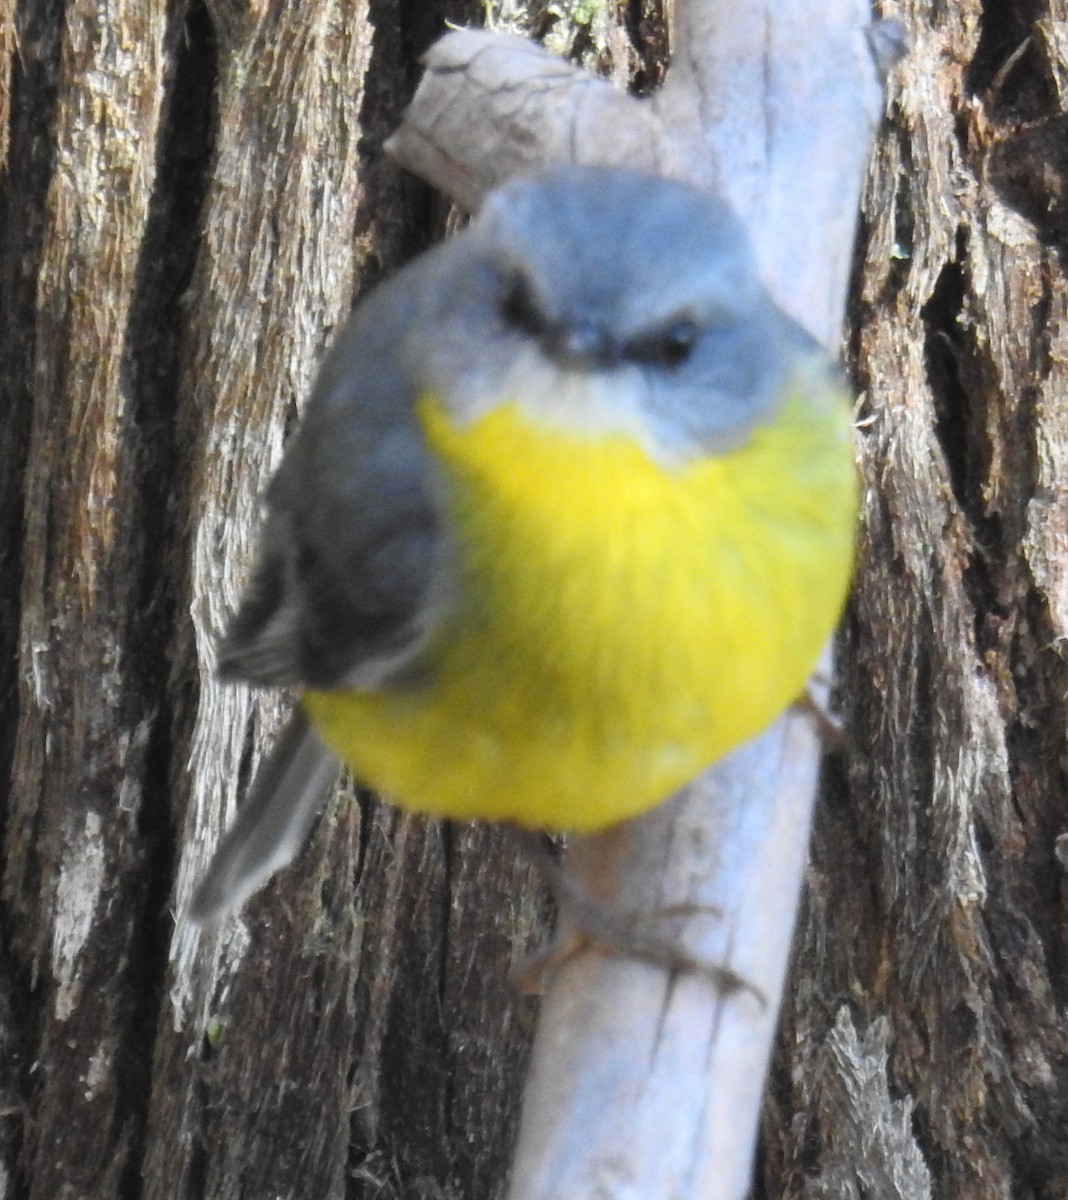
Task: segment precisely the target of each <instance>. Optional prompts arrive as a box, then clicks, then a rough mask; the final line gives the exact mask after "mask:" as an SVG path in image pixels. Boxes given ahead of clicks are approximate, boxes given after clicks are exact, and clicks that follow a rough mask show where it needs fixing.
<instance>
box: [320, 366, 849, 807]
mask: <svg viewBox="0 0 1068 1200" xmlns="http://www.w3.org/2000/svg"><path fill="white" fill-rule="evenodd" d="M808 384H811V380H809V381H808ZM800 386H802V385H801V384H799V387H800ZM805 386H808V385H807V384H806V385H805ZM824 386H826V385H824ZM420 412H421V417H422V420H423V424H424V428H425V430H426V434H427V438H428V441H429V442H430V444H431V446H432V447H433V449H434V450H435V451H436V453H437V455H438V456H439V458H440V460H441V462H442V463H443V465H444V467H445V473H446V476H447V478H448V479H449V480H450V486H451V495H450V500H451V504H452V519H453V521H454V522H455V529H456V533H457V548H458V550H459V553H460V555H461V559H462V568H461V574H460V593H461V596H462V601H461V603H460V604H459V606H458V609H457V612H456V614H455V616H454V617H453V618H451V619H450V622H449V623H448V625H447V626H446V627H444V628H443V629H442V630H441V633H440V636H439V637H438V638H437V640H436V642H435V644H434V646H432V647H431V648H430V650H429V652H428V670H427V673H426V675H425V677H424V682H421V683H419V684H413V685H411V686H410V687H409V688H408V689H407V690H402V691H379V692H355V691H345V692H307V693H306V694H305V696H304V699H303V702H304V704H305V707H306V709H307V711H308V713H309V715H310V716H311V718H312V720H313V721H314V722H315V724H316V726H317V727H318V728H319V730H320V732H321V734H322V736H323V737H324V739H325V741H326V742H327V744H328V745H329V746H331V747H332V749H333V750H334V751H335V752H336V753H337V754H338V755H340V756H341V758H342V759H344V760H345V761H346V762H348V763H349V764H350V765H351V767H352V769H353V770H354V772H355V773H356V775H357V776H358V777H359V778H360V779H361V780H362V781H364V782H365V783H367V784H369V785H370V786H373V787H375V788H376V789H378V790H380V791H382V792H384V793H385V794H386V795H388V796H389V798H390V799H392V800H394V801H395V802H397V803H399V804H401V805H404V806H406V807H410V808H414V809H418V810H421V811H424V812H430V813H436V814H440V815H444V816H449V817H456V818H470V817H480V818H487V819H494V820H510V821H514V822H516V823H518V824H521V825H526V826H532V827H539V828H545V829H569V830H575V831H586V830H592V829H596V828H600V827H603V826H605V825H609V824H612V823H614V822H616V821H619V820H621V819H623V818H625V817H628V816H632V815H634V814H636V813H639V812H641V811H643V810H645V809H647V808H650V807H652V806H653V805H654V804H657V803H659V802H660V801H661V800H663V799H665V798H666V797H667V796H668V795H670V794H671V793H672V792H673V791H675V790H676V789H677V788H679V787H680V786H682V785H683V784H684V783H686V782H687V781H689V780H690V779H692V778H693V777H694V776H695V775H697V774H698V773H699V772H700V771H701V770H702V769H703V768H705V767H706V766H708V765H709V764H710V763H712V762H714V761H715V760H716V759H717V758H719V757H721V756H722V755H723V754H725V753H726V752H727V751H729V750H731V749H733V748H734V747H735V746H737V745H739V744H740V743H741V742H743V741H745V740H746V739H748V738H750V737H752V736H753V735H755V734H756V733H758V732H759V731H760V730H761V729H763V728H764V727H765V726H767V725H768V724H770V723H771V721H772V720H774V718H775V717H776V716H777V715H778V714H779V713H780V712H781V711H782V710H783V709H784V708H785V707H786V706H787V705H788V704H789V703H790V702H791V701H792V700H794V699H795V698H796V697H797V696H798V695H799V694H800V692H801V691H802V689H803V687H804V684H805V681H806V679H807V678H808V676H809V674H810V673H811V670H812V668H813V666H814V664H815V661H816V658H817V656H818V654H819V652H820V650H821V649H822V647H823V645H824V644H825V642H826V641H827V638H828V637H829V636H830V634H831V632H832V630H833V628H834V625H835V623H836V622H837V619H838V616H839V613H840V611H841V606H842V603H843V599H844V596H845V592H846V588H847V585H848V580H849V574H850V568H851V563H852V553H853V537H854V523H855V513H856V503H857V501H856V481H855V470H854V464H853V452H852V445H851V438H850V429H849V414H848V407H847V405H846V402H845V399H844V397H843V396H841V395H839V394H837V393H834V392H832V391H827V392H826V394H823V395H821V396H819V397H818V398H816V401H815V402H813V400H812V398H811V397H809V398H806V400H805V401H804V402H802V401H801V400H799V399H792V400H790V401H789V402H788V403H787V404H786V406H785V407H784V409H783V411H782V413H781V414H780V416H779V417H778V419H777V420H776V421H775V423H774V425H773V426H771V427H768V428H766V429H762V430H759V431H758V432H757V433H756V434H755V435H754V436H753V438H752V439H751V440H750V441H749V442H748V443H747V444H746V446H745V447H743V448H742V449H740V450H737V451H733V452H731V453H730V454H727V455H724V456H721V457H718V458H715V459H707V460H701V461H698V462H692V463H689V464H686V465H683V466H680V467H677V468H673V469H666V468H665V467H663V466H661V465H658V464H657V463H655V462H654V461H652V460H651V459H650V458H649V457H648V456H647V455H646V454H645V452H644V451H643V450H642V449H641V448H640V447H639V446H638V445H637V444H636V443H635V442H633V441H632V440H630V439H628V438H626V437H624V436H622V435H617V434H613V435H608V436H605V435H601V436H599V437H598V438H596V439H594V438H586V437H583V436H581V435H573V434H567V435H565V434H562V433H561V432H560V431H559V430H558V429H546V428H542V427H538V426H536V425H535V424H533V423H532V422H531V421H530V420H529V418H527V417H525V416H523V415H522V413H521V412H520V410H519V408H518V407H516V406H513V405H506V406H503V407H501V408H499V409H496V410H494V411H493V412H492V413H490V414H488V415H486V416H484V417H482V418H481V419H479V420H478V421H476V422H474V423H473V424H471V425H469V426H467V427H464V428H458V427H456V426H453V425H451V424H450V423H449V421H448V419H447V418H446V417H445V416H444V414H443V412H442V410H441V409H440V407H439V406H438V405H436V404H434V403H433V402H430V401H424V402H423V404H422V405H421V407H420Z"/></svg>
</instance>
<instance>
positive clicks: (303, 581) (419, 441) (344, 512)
mask: <svg viewBox="0 0 1068 1200" xmlns="http://www.w3.org/2000/svg"><path fill="white" fill-rule="evenodd" d="M410 281H411V272H407V273H404V274H402V275H401V276H398V278H397V280H395V281H394V283H395V284H405V283H406V282H408V283H409V286H401V287H390V286H389V285H387V287H385V288H383V289H380V291H379V292H378V293H376V295H375V296H374V297H373V299H372V301H371V302H370V303H369V304H367V305H365V306H364V307H363V308H361V309H360V310H359V311H358V312H357V314H356V316H355V317H354V318H353V320H352V322H351V324H350V325H349V327H348V328H347V329H345V330H344V331H343V332H342V334H341V335H340V336H339V338H338V340H337V342H336V343H335V345H334V347H333V348H332V350H331V352H330V354H329V356H328V357H327V360H326V362H325V363H324V365H323V368H322V371H321V373H320V376H319V380H318V382H317V384H316V388H315V391H314V393H313V395H312V398H311V400H310V401H309V404H308V410H307V413H306V415H305V417H304V420H303V422H302V424H301V427H300V429H299V431H298V433H297V435H296V437H295V438H294V440H293V442H292V444H291V445H290V447H289V449H288V450H287V452H286V456H285V459H284V461H283V463H282V466H281V467H280V469H279V471H278V473H277V474H276V476H275V478H274V479H273V480H272V482H271V487H270V489H269V492H268V497H267V503H268V519H267V524H266V527H265V530H264V535H263V540H262V543H261V547H260V555H259V561H258V564H257V566H256V569H255V572H254V575H253V579H252V582H251V584H250V585H249V588H248V590H247V592H246V594H245V596H244V598H243V599H242V602H241V605H240V607H239V608H238V611H237V613H236V614H235V616H234V618H233V620H232V622H231V624H230V627H229V629H228V630H227V633H226V636H225V637H224V638H223V640H222V642H221V644H220V647H219V662H218V666H219V672H220V674H221V675H222V676H223V677H224V678H234V679H241V680H244V681H245V682H248V683H253V684H260V685H265V686H274V687H278V686H288V685H303V686H308V687H314V688H329V687H333V686H338V685H340V684H342V683H344V684H346V685H348V686H368V685H371V684H377V683H381V682H382V681H383V680H384V679H385V678H386V677H387V676H388V675H390V674H391V673H393V672H395V671H399V670H401V669H403V666H404V665H405V664H406V663H407V661H408V660H409V659H410V658H411V657H412V656H413V655H414V654H415V653H416V652H417V651H418V649H419V647H420V646H421V644H422V641H423V639H424V637H425V634H426V632H427V627H428V624H429V623H430V622H431V621H432V620H433V619H434V617H435V615H437V614H438V612H439V610H440V598H441V592H442V574H443V573H442V570H441V566H442V555H441V553H440V541H441V539H440V522H439V517H438V512H437V507H436V504H435V502H434V497H435V492H434V489H433V487H432V485H431V475H432V465H431V461H430V458H429V454H428V452H427V450H426V447H425V444H424V442H423V438H422V435H421V432H420V430H419V428H418V425H417V423H416V421H415V417H414V413H413V402H414V399H415V395H414V391H415V389H414V388H413V385H412V383H411V380H410V379H409V377H408V375H407V373H406V371H405V368H404V363H403V355H402V350H403V345H404V341H405V336H406V330H407V328H408V326H409V325H410V321H411V311H410V310H411V308H412V305H413V293H414V291H415V289H413V287H412V286H410Z"/></svg>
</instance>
